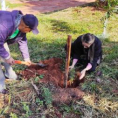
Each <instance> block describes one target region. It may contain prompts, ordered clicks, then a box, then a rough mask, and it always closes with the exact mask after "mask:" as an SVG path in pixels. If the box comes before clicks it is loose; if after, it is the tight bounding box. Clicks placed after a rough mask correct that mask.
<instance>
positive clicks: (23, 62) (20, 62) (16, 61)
mask: <svg viewBox="0 0 118 118" xmlns="http://www.w3.org/2000/svg"><path fill="white" fill-rule="evenodd" d="M15 63H16V64H24V65H28V62H25V61H20V60H15ZM31 65H34V66H40V67H46V66H47V65H46V64H43V63H33V62H31Z"/></svg>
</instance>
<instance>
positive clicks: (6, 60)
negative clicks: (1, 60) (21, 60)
mask: <svg viewBox="0 0 118 118" xmlns="http://www.w3.org/2000/svg"><path fill="white" fill-rule="evenodd" d="M5 62H6V63H8V64H10V65H13V64H15V60H14V59H13V58H12V57H10V58H8V59H5Z"/></svg>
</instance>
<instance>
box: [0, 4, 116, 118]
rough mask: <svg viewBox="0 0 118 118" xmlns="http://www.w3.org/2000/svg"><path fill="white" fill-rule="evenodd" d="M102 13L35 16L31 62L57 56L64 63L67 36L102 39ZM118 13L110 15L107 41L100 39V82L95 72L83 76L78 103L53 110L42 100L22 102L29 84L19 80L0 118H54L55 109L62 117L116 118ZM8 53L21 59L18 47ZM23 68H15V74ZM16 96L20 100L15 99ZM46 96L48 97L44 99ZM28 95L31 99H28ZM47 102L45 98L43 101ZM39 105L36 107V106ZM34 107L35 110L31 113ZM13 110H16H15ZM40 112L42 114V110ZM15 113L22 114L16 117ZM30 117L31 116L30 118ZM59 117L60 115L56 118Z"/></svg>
mask: <svg viewBox="0 0 118 118" xmlns="http://www.w3.org/2000/svg"><path fill="white" fill-rule="evenodd" d="M104 14H105V11H101V10H98V9H95V8H94V7H93V6H78V7H74V8H68V9H65V10H61V11H55V12H52V13H47V14H40V15H38V16H37V17H38V20H39V27H38V29H39V31H40V33H39V34H38V35H36V36H35V35H33V34H32V33H29V34H28V35H27V38H28V46H29V52H30V56H31V60H32V61H34V62H37V61H39V60H45V59H49V58H52V57H58V58H62V59H63V60H65V51H64V45H65V44H66V41H67V36H68V35H71V36H72V40H73V41H74V40H75V39H76V38H77V37H78V36H79V35H82V34H84V33H88V32H89V33H93V34H95V35H96V36H98V37H101V35H102V32H103V23H102V22H101V18H102V17H103V16H104ZM117 19H118V14H113V16H112V17H111V18H110V19H109V22H108V27H107V32H108V36H109V37H108V38H107V39H101V41H102V43H103V46H102V47H103V61H102V63H101V65H100V66H99V67H98V68H97V70H96V71H102V76H100V77H99V79H100V80H101V81H100V82H97V81H96V79H98V77H96V72H95V73H92V74H88V75H86V80H85V82H84V83H82V84H81V85H80V89H81V90H83V91H84V92H85V95H84V97H83V98H82V99H81V100H79V101H72V103H71V104H69V105H68V104H60V105H58V107H56V108H55V107H54V106H53V105H52V104H51V102H50V101H49V102H48V103H49V104H48V107H47V109H45V107H44V104H43V100H40V99H38V98H37V99H36V101H33V102H31V101H32V100H34V96H35V95H34V93H32V95H31V96H32V99H30V100H29V101H25V100H24V99H22V96H20V93H21V92H23V91H24V90H25V88H28V87H30V86H31V85H30V83H31V81H30V80H29V81H25V80H24V79H23V80H21V81H20V82H19V83H10V84H8V86H7V87H8V88H9V89H10V94H9V96H8V98H9V104H8V105H5V106H4V109H1V111H0V113H1V115H0V116H1V117H3V116H4V117H6V118H7V117H10V116H11V118H39V116H40V117H41V118H57V116H55V115H51V114H53V113H54V111H55V109H56V110H57V111H59V112H60V113H62V117H63V118H79V117H80V118H117V117H118V59H117V57H118V35H117V31H118V22H117ZM10 49H11V54H12V56H13V57H14V58H15V59H22V58H21V55H19V50H18V47H17V45H15V46H10ZM24 68H25V67H24V66H20V65H16V66H14V69H15V71H16V72H19V71H21V70H23V69H24ZM41 86H42V88H43V89H42V90H43V94H44V96H45V98H49V99H48V100H50V97H51V93H50V90H49V89H48V88H47V86H46V85H41ZM17 95H19V96H20V99H18V100H19V101H16V100H15V97H16V96H17ZM46 95H47V96H46ZM31 96H30V97H31ZM45 100H47V99H45ZM37 103H38V104H37ZM33 105H34V106H36V111H33V110H32V109H33ZM15 109H16V110H15ZM41 109H43V112H42V110H41ZM17 110H19V111H21V113H20V114H19V113H18V112H17ZM30 116H32V117H30ZM58 117H59V116H58Z"/></svg>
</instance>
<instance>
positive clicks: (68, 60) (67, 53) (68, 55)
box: [64, 35, 72, 88]
mask: <svg viewBox="0 0 118 118" xmlns="http://www.w3.org/2000/svg"><path fill="white" fill-rule="evenodd" d="M71 39H72V37H71V36H70V35H68V39H67V52H66V66H65V82H64V86H65V88H67V81H68V74H69V65H70V53H71Z"/></svg>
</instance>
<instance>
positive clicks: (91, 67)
mask: <svg viewBox="0 0 118 118" xmlns="http://www.w3.org/2000/svg"><path fill="white" fill-rule="evenodd" d="M71 57H72V60H73V61H72V65H71V66H70V67H69V68H70V69H72V68H74V66H75V65H76V64H77V63H79V64H83V65H84V66H85V68H84V69H83V70H82V71H81V76H80V78H79V79H80V80H81V79H82V78H83V77H84V76H85V73H86V71H89V72H93V71H95V69H96V66H97V65H98V64H100V62H101V59H102V43H101V41H100V39H98V38H97V37H96V36H95V35H93V34H90V33H87V34H84V35H81V36H79V37H78V38H77V39H76V40H75V41H74V42H73V43H72V45H71Z"/></svg>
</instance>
